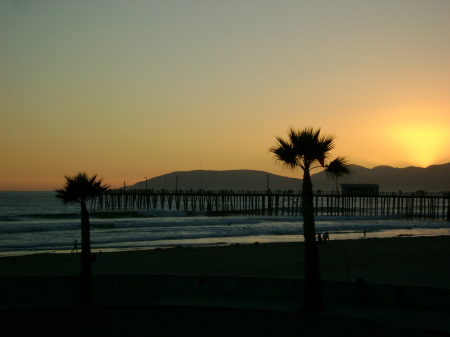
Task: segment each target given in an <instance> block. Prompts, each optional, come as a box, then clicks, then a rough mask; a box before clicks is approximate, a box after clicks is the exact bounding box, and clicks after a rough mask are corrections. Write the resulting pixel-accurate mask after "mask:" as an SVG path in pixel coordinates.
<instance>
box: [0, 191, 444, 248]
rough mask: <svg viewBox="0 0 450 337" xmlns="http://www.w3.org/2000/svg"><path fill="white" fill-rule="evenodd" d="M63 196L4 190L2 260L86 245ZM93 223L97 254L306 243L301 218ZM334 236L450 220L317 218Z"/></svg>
mask: <svg viewBox="0 0 450 337" xmlns="http://www.w3.org/2000/svg"><path fill="white" fill-rule="evenodd" d="M55 195H56V194H55V192H0V256H9V255H23V254H35V253H51V252H62V253H69V252H70V251H71V250H72V248H73V245H74V241H75V240H78V242H79V243H80V242H81V231H80V210H79V205H77V204H70V205H63V204H62V203H61V200H59V199H56V198H55ZM90 220H91V249H92V251H93V252H98V251H100V250H101V251H102V252H108V251H120V250H135V249H151V248H157V247H173V246H202V245H203V246H211V245H227V244H238V243H239V244H250V243H255V242H259V243H267V242H299V241H303V228H302V217H301V216H268V215H266V216H264V215H260V216H242V215H238V216H210V215H206V214H202V213H192V212H189V213H186V212H183V211H169V210H149V211H129V212H124V211H109V212H105V211H102V212H91V213H90ZM326 231H328V232H329V233H330V239H331V240H344V239H364V238H388V237H396V236H436V235H450V222H448V221H444V220H418V219H417V220H416V219H407V218H403V217H400V216H378V217H342V216H339V217H338V216H333V217H331V216H318V217H316V232H317V233H324V232H326ZM364 231H365V236H364ZM78 247H80V245H79V246H78Z"/></svg>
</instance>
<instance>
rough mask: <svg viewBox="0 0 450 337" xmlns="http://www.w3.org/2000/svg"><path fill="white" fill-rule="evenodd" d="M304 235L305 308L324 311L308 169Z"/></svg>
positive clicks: (305, 177)
mask: <svg viewBox="0 0 450 337" xmlns="http://www.w3.org/2000/svg"><path fill="white" fill-rule="evenodd" d="M302 214H303V230H304V233H303V236H304V238H305V266H304V270H305V288H304V290H303V291H304V293H303V309H305V310H308V311H322V310H323V298H322V280H321V277H320V266H319V250H318V247H317V242H316V229H315V223H314V203H313V189H312V182H311V176H310V173H309V171H308V170H305V172H304V175H303V189H302Z"/></svg>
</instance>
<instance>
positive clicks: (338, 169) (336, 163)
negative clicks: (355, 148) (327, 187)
mask: <svg viewBox="0 0 450 337" xmlns="http://www.w3.org/2000/svg"><path fill="white" fill-rule="evenodd" d="M325 173H326V175H327V178H329V179H339V178H345V177H347V176H350V175H351V174H352V172H351V170H350V167H349V161H348V160H347V158H346V157H337V158H336V159H335V160H333V161H332V162H330V163H329V164H328V165H327V166H326V168H325Z"/></svg>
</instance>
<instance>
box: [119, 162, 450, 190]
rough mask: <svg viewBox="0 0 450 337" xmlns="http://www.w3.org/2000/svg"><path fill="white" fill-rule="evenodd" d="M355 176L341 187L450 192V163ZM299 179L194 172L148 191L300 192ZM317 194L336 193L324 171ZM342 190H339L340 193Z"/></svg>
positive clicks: (141, 185) (150, 183)
mask: <svg viewBox="0 0 450 337" xmlns="http://www.w3.org/2000/svg"><path fill="white" fill-rule="evenodd" d="M350 169H351V171H352V175H351V176H350V177H347V178H346V179H342V180H339V181H338V184H339V185H340V184H378V185H379V186H380V187H379V190H380V192H398V191H403V192H415V191H428V192H442V191H450V163H447V164H442V165H431V166H428V167H426V168H421V167H414V166H410V167H405V168H395V167H391V166H384V165H383V166H377V167H374V168H371V169H369V168H365V167H363V166H359V165H350ZM297 172H298V176H299V178H289V177H285V176H282V175H276V174H273V173H268V172H264V171H256V170H227V171H211V170H194V171H178V172H172V173H168V174H165V175H161V176H158V177H154V178H152V179H149V180H147V188H148V189H155V190H160V189H168V190H174V189H176V188H178V189H179V190H191V189H192V190H199V189H203V190H214V191H217V190H233V191H241V190H246V191H265V190H267V188H268V187H269V189H271V190H294V191H296V190H300V189H301V186H302V179H300V178H301V177H302V174H303V172H302V171H300V170H299V171H297ZM311 179H312V182H313V188H314V190H322V191H333V190H336V182H335V181H333V180H330V179H328V178H327V177H326V174H325V172H324V171H322V172H319V173H316V174H313V175H312V176H311ZM128 188H130V189H145V188H146V182H145V180H144V181H140V182H138V183H136V184H134V185H132V186H129V187H128ZM340 189H341V188H340V186H339V190H340Z"/></svg>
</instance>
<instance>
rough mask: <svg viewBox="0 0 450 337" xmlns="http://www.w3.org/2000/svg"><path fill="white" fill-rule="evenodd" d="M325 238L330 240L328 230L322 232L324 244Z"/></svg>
mask: <svg viewBox="0 0 450 337" xmlns="http://www.w3.org/2000/svg"><path fill="white" fill-rule="evenodd" d="M327 240H330V235H329V234H328V231H326V232H325V233H324V234H323V243H324V244H325V243H326V242H327Z"/></svg>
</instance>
